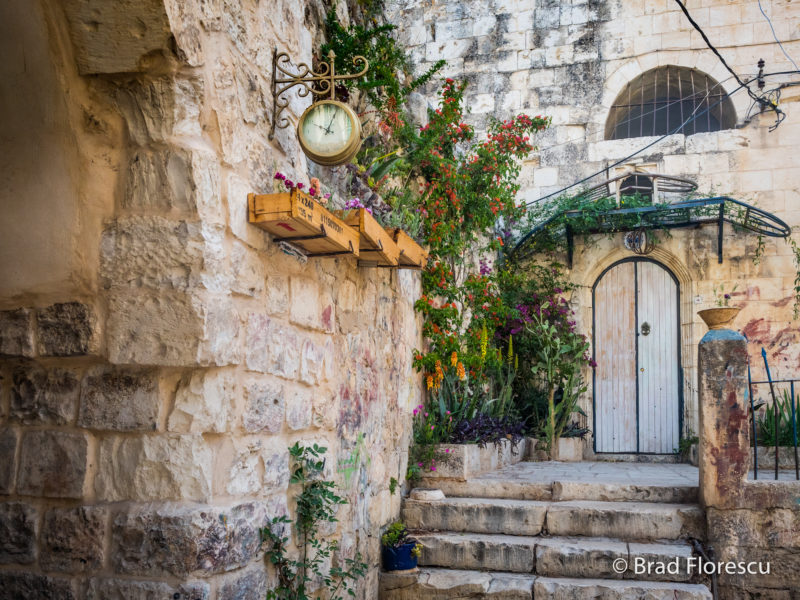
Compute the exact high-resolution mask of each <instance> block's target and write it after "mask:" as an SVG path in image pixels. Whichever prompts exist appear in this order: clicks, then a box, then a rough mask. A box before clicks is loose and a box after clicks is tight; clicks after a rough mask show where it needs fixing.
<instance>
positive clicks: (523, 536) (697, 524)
mask: <svg viewBox="0 0 800 600" xmlns="http://www.w3.org/2000/svg"><path fill="white" fill-rule="evenodd" d="M436 485H437V487H438V488H440V489H442V490H443V491H444V492H445V494H446V497H445V498H444V499H440V500H423V499H415V496H417V497H419V498H422V497H424V494H414V493H412V497H411V498H409V499H407V500H406V501H405V503H404V507H403V515H402V518H403V520H404V522H405V523H406V525H407V526H408V527H409V528H410V529H411V530H413V531H414V532H415V537H417V538H418V539H419V540H420V541H421V542H422V543H423V545H424V548H423V552H422V556H421V557H420V561H419V564H420V568H419V570H418V572H405V573H383V574H382V575H381V585H380V589H381V595H380V598H381V599H382V600H434V599H435V600H449V599H452V600H455V599H458V600H462V599H467V598H491V599H492V600H523V599H525V600H530V599H531V598H536V599H541V598H552V599H556V600H589V599H592V600H594V599H609V600H611V599H613V600H628V599H631V600H634V599H637V600H638V599H646V600H701V599H702V600H706V599H708V600H710V599H711V597H712V596H711V592H710V591H709V588H708V587H707V585H705V584H704V582H703V581H701V580H699V579H697V576H696V575H695V576H692V575H690V574H689V573H687V569H686V565H687V559H689V558H690V557H691V556H692V546H691V544H690V543H689V541H688V540H689V538H695V539H698V540H704V539H705V515H704V514H703V511H702V509H701V508H700V507H699V506H698V505H697V504H696V501H697V488H696V487H695V486H685V485H683V486H670V485H662V484H656V483H649V484H648V483H646V482H645V483H641V484H639V483H625V482H622V483H620V482H603V481H586V482H580V481H552V482H542V481H524V480H520V479H519V478H513V477H510V478H508V479H503V478H502V477H495V478H493V479H485V478H484V479H478V480H475V481H466V482H457V481H451V482H447V481H437V482H436ZM637 558H638V559H639V560H640V561H641V560H644V561H645V562H647V563H650V564H651V565H653V569H652V570H651V572H650V573H647V572H644V573H637V572H634V561H635V560H636V559H637ZM676 559H678V560H679V565H680V567H681V568H680V569H679V570H678V571H677V572H674V573H670V572H665V573H656V572H655V566H656V565H657V564H658V563H664V564H669V563H670V562H674V561H675V560H676ZM623 563H624V564H625V565H628V568H627V569H625V568H624V567H623V568H622V571H623V572H621V573H617V572H615V566H616V570H620V566H621V565H622V564H623Z"/></svg>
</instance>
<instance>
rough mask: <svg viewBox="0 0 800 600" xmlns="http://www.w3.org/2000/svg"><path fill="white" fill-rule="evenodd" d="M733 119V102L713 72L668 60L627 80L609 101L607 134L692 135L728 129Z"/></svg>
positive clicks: (612, 137)
mask: <svg viewBox="0 0 800 600" xmlns="http://www.w3.org/2000/svg"><path fill="white" fill-rule="evenodd" d="M692 116H695V118H693V119H692V118H691V117H692ZM687 120H689V122H688V123H686V124H685V125H682V124H683V123H685V122H686V121H687ZM735 124H736V111H735V110H734V108H733V102H731V100H730V98H727V97H726V94H725V90H724V89H723V88H722V86H721V85H720V84H719V83H718V82H717V81H716V80H714V78H712V77H710V76H709V75H706V74H705V73H703V72H702V71H698V70H697V69H689V68H686V67H678V66H675V65H667V66H665V67H658V68H655V69H651V70H650V71H646V72H644V73H642V74H641V75H639V76H638V77H637V78H636V79H634V80H632V81H630V82H628V84H627V85H626V86H625V88H624V89H623V90H622V91H621V92H620V94H619V95H618V96H617V99H616V100H615V102H614V104H613V106H612V107H611V111H610V112H609V115H608V120H607V121H606V136H605V137H606V139H607V140H620V139H625V138H634V137H643V136H648V135H664V134H666V133H672V132H675V133H683V134H684V135H692V134H695V133H702V132H706V131H720V130H722V129H730V128H732V127H733V126H734V125H735ZM676 130H677V131H676Z"/></svg>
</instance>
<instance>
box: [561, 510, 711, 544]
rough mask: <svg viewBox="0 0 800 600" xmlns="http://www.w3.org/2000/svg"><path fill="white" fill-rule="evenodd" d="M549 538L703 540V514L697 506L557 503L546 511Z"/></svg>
mask: <svg viewBox="0 0 800 600" xmlns="http://www.w3.org/2000/svg"><path fill="white" fill-rule="evenodd" d="M546 526H547V531H548V532H549V533H550V534H551V535H565V536H568V535H582V536H594V537H619V536H620V535H621V534H622V533H624V535H625V537H626V539H632V540H659V539H664V540H675V539H679V538H682V537H694V538H698V539H703V538H704V537H705V514H704V513H703V511H702V509H701V508H700V507H698V506H692V505H685V504H654V503H648V502H591V501H574V502H557V503H554V504H552V505H551V506H550V508H549V509H548V511H547V523H546Z"/></svg>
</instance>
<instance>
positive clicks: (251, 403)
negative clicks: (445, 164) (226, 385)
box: [243, 381, 286, 433]
mask: <svg viewBox="0 0 800 600" xmlns="http://www.w3.org/2000/svg"><path fill="white" fill-rule="evenodd" d="M284 397H285V390H284V387H283V386H282V385H281V384H279V383H276V382H262V381H252V382H251V383H249V384H247V385H245V412H244V421H243V426H244V429H245V431H248V432H250V433H257V432H266V433H278V432H279V431H280V430H281V429H282V428H283V418H284V413H285V404H286V403H285V399H284Z"/></svg>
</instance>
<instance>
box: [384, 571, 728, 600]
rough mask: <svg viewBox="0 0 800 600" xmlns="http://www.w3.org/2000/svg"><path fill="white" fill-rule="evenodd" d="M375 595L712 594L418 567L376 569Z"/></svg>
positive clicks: (593, 597) (402, 599)
mask: <svg viewBox="0 0 800 600" xmlns="http://www.w3.org/2000/svg"><path fill="white" fill-rule="evenodd" d="M379 598H380V600H468V599H474V600H478V599H489V600H538V599H542V600H544V599H548V600H712V596H711V592H710V591H709V590H708V588H706V587H705V586H703V585H699V584H689V583H664V582H641V581H625V580H614V579H566V578H563V579H562V578H551V577H537V576H534V575H519V574H514V573H489V572H481V571H466V570H451V569H433V568H420V569H419V570H418V571H414V572H404V573H381V576H380V592H379Z"/></svg>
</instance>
